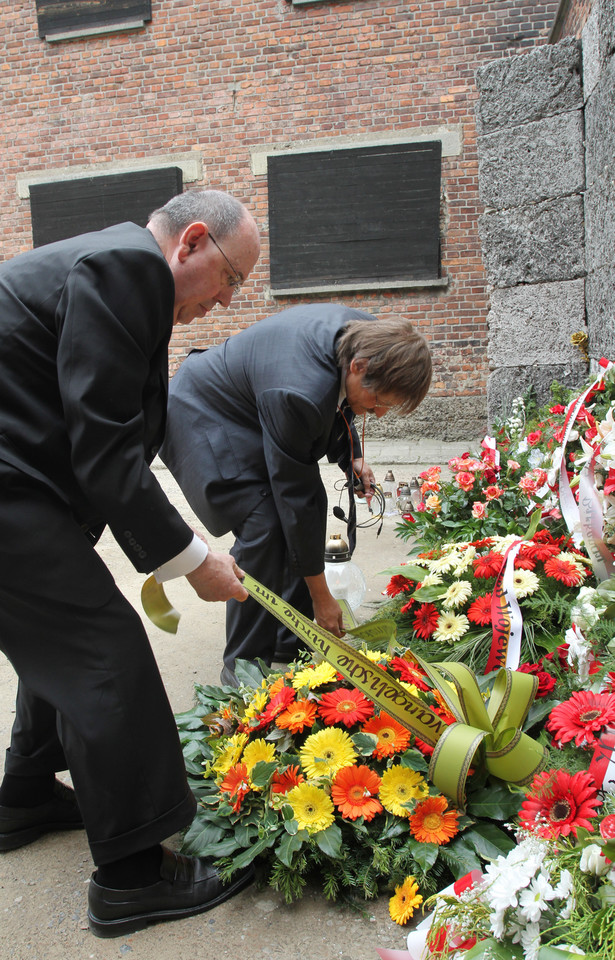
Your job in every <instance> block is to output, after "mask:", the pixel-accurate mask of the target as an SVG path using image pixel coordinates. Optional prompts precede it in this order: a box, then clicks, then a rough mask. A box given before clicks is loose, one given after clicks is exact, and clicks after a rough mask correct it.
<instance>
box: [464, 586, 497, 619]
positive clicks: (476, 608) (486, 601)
mask: <svg viewBox="0 0 615 960" xmlns="http://www.w3.org/2000/svg"><path fill="white" fill-rule="evenodd" d="M466 616H467V618H468V620H470V621H471V622H472V623H478V624H479V626H481V627H486V626H487V625H488V624H490V623H491V594H490V593H486V594H485V595H484V596H482V597H477V598H476V600H475V601H474V603H471V604H470V606H469V607H468V611H467V614H466Z"/></svg>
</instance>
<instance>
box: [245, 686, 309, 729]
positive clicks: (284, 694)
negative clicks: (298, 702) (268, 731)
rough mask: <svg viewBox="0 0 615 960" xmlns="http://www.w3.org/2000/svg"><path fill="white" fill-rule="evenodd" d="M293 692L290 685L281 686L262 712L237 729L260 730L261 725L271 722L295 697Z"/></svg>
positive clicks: (264, 725)
mask: <svg viewBox="0 0 615 960" xmlns="http://www.w3.org/2000/svg"><path fill="white" fill-rule="evenodd" d="M295 693H296V691H295V690H293V688H292V687H282V688H281V689H280V690H279V691H278V692H277V693H276V694H275V696H273V697H272V698H271V700H270V701H269V703H268V704H267V706H266V707H265V709H264V710H263V712H262V713H259V714H257V715H256V717H254V718H253V719H252V720H250V722H249V723H248V724H243V725H242V726H241V727H240V728H239V729H240V730H245V731H246V732H249V733H256V732H257V731H258V730H262V729H263V727H266V726H267V724H269V723H271V721H272V720H275V718H276V717H277V716H278V715H279V714H280V713H282V712H283V711H284V710H286V708H287V707H288V705H289V704H290V703H292V701H293V700H294V699H295Z"/></svg>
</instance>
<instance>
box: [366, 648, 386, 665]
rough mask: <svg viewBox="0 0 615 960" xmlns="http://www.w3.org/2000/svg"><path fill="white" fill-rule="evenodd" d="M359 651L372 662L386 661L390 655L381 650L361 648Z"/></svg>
mask: <svg viewBox="0 0 615 960" xmlns="http://www.w3.org/2000/svg"><path fill="white" fill-rule="evenodd" d="M361 652H362V654H363V656H364V657H367V659H368V660H371V662H372V663H388V661H389V660H390V659H391V657H390V655H389V654H388V653H384V652H383V651H382V650H362V651H361Z"/></svg>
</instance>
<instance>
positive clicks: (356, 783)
mask: <svg viewBox="0 0 615 960" xmlns="http://www.w3.org/2000/svg"><path fill="white" fill-rule="evenodd" d="M379 789H380V777H379V776H378V774H377V773H376V772H375V771H374V770H370V768H369V767H366V766H361V767H342V769H341V770H338V772H337V773H336V775H335V780H334V781H333V783H332V784H331V799H332V800H333V803H334V804H335V806H336V807H337V808H338V810H339V811H340V813H341V814H342V816H343V817H346V819H348V820H357V819H358V818H359V817H363V819H364V820H373V819H374V817H375V816H376V814H377V813H380V811H381V810H382V804H381V803H380V801H379V800H377V799H376V798H375V794H377V793H378V790H379Z"/></svg>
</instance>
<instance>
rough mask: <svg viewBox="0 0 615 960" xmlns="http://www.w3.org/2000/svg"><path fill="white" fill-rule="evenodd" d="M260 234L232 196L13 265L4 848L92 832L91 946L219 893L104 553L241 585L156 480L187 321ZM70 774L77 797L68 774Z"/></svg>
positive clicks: (4, 479)
mask: <svg viewBox="0 0 615 960" xmlns="http://www.w3.org/2000/svg"><path fill="white" fill-rule="evenodd" d="M258 252H259V238H258V230H257V228H256V224H255V222H254V220H253V218H252V217H251V215H250V214H249V213H248V211H247V210H246V208H245V207H244V206H243V205H242V204H240V203H239V202H238V201H237V200H235V199H234V198H232V197H230V196H228V195H226V194H224V193H221V192H218V191H189V192H188V193H185V194H182V195H180V196H178V197H175V198H173V199H172V200H171V201H169V203H168V204H166V205H165V207H163V208H161V209H160V210H157V211H155V213H154V214H152V217H151V219H150V222H149V223H148V225H147V228H141V227H138V226H136V225H135V224H133V223H124V224H121V225H119V226H116V227H111V228H109V229H107V230H102V231H100V232H97V233H91V234H85V235H83V236H80V237H75V238H73V239H69V240H65V241H61V242H59V243H54V244H50V245H49V246H46V247H41V248H39V249H37V250H33V251H31V252H29V253H26V254H23V255H22V256H19V257H16V258H15V259H14V260H12V261H10V262H8V263H5V264H3V265H2V266H1V267H0V342H1V343H2V350H1V351H0V411H1V419H0V485H1V490H2V496H1V497H0V621H1V623H2V628H1V630H0V649H1V650H2V651H3V652H4V653H5V654H6V656H7V657H8V659H9V660H10V661H11V663H12V664H13V666H14V667H15V670H16V672H17V674H18V676H19V689H18V696H17V708H16V719H15V724H14V728H13V732H12V738H11V744H10V747H9V749H8V750H7V754H6V762H5V776H4V779H3V781H2V784H1V785H0V851H6V850H11V849H15V848H16V847H19V846H22V845H23V844H25V843H29V842H31V841H32V840H34V839H36V837H38V836H40V835H41V834H42V833H45V832H48V831H50V830H55V829H68V828H73V827H77V826H85V829H86V831H87V836H88V841H89V844H90V848H91V851H92V856H93V859H94V862H95V863H96V865H97V867H98V869H97V871H96V873H95V874H94V875H93V878H92V880H91V881H90V891H89V903H90V906H89V917H90V924H91V926H92V929H93V930H94V932H95V933H97V934H98V935H100V936H118V935H124V934H127V933H130V932H131V931H132V930H134V929H138V928H139V927H142V926H145V925H146V924H147V923H148V922H151V921H154V920H157V919H161V918H168V917H169V916H173V917H181V916H187V915H190V914H192V913H195V912H200V911H201V910H203V909H207V908H208V907H209V906H213V905H214V904H215V903H218V902H220V901H221V900H223V899H225V898H226V897H227V896H229V895H231V894H232V893H233V892H235V890H236V889H239V888H240V887H241V884H242V883H244V884H245V882H246V878H245V877H243V878H242V877H240V878H239V880H238V882H237V883H236V884H235V885H231V886H229V887H224V886H223V885H222V883H221V882H220V879H219V877H218V875H217V874H216V872H215V871H214V870H213V869H212V868H211V867H210V866H209V865H208V864H207V863H206V862H205V861H202V860H200V859H198V858H188V857H178V856H177V855H176V854H174V853H172V852H170V851H169V850H166V849H164V848H163V847H161V845H160V844H161V841H162V840H163V839H164V838H165V837H169V836H171V835H172V834H173V833H175V832H176V831H177V830H180V829H181V828H183V827H185V826H186V825H187V824H189V823H190V821H191V820H192V817H193V815H194V811H195V801H194V798H193V796H192V794H191V792H190V790H189V788H188V785H187V780H186V775H185V769H184V763H183V758H182V753H181V749H180V744H179V739H178V735H177V730H176V726H175V723H174V718H173V714H172V711H171V708H170V705H169V702H168V699H167V697H166V694H165V691H164V688H163V685H162V681H161V678H160V675H159V672H158V668H157V665H156V663H155V660H154V656H153V653H152V650H151V647H150V645H149V642H148V639H147V635H146V633H145V630H144V629H143V626H142V623H141V619H140V617H139V616H138V614H137V613H136V612H135V611H134V610H133V609H132V607H130V605H129V604H128V603H127V601H126V600H125V599H124V597H123V596H122V594H121V593H120V591H119V590H118V588H117V587H116V585H115V583H114V580H113V577H112V575H111V573H110V572H109V570H108V569H107V568H106V567H105V565H104V564H103V562H102V560H101V559H100V557H99V555H98V553H97V552H96V551H95V549H94V544H95V542H96V540H97V538H98V536H99V535H100V532H101V531H102V529H103V527H104V525H105V524H108V525H109V527H110V529H111V531H112V533H113V535H114V536H115V538H116V539H117V541H118V543H119V544H120V546H121V547H122V549H123V550H124V551H125V553H126V554H127V556H128V557H129V559H130V560H131V561H132V563H133V564H134V566H135V567H136V569H137V570H139V571H141V572H144V573H149V572H151V571H155V573H156V577H157V579H158V580H160V581H162V580H165V579H168V578H169V577H173V576H182V575H186V576H187V578H188V580H189V581H190V583H191V584H192V586H193V587H194V589H195V590H196V592H197V594H198V595H199V596H200V597H201V598H202V599H204V600H227V599H228V598H230V597H234V598H235V600H236V601H241V600H243V599H244V598H245V596H246V595H247V594H246V591H245V590H244V588H243V586H242V585H241V582H240V580H239V579H238V577H237V574H238V573H239V574H240V573H241V571H240V570H239V569H238V567H237V565H236V564H235V562H234V560H233V558H232V557H230V556H225V555H222V554H216V553H213V552H209V551H208V547H207V545H206V543H205V542H204V541H203V540H202V539H201V538H200V537H198V536H197V535H196V534H195V533H194V531H193V530H192V529H191V528H190V527H189V526H188V525H187V524H186V523H185V522H184V521H183V520H182V518H181V517H180V515H179V514H178V513H177V511H176V510H175V508H174V507H173V506H172V505H171V504H170V503H169V501H168V499H167V498H166V496H165V494H164V493H163V491H162V489H161V488H160V486H159V485H158V482H157V480H156V479H155V477H154V474H153V473H152V472H151V470H150V469H149V464H150V463H151V461H152V459H153V457H154V456H155V454H156V452H157V450H158V447H159V445H160V443H161V441H162V438H163V435H164V427H165V416H166V401H167V376H168V375H167V351H168V343H169V338H170V336H171V332H172V328H173V324H175V323H190V322H191V321H192V320H193V319H194V318H196V317H200V316H203V315H204V314H205V313H207V312H208V311H209V310H211V309H213V307H214V306H216V304H221V305H222V306H228V304H229V303H230V301H231V297H232V295H233V291H234V289H235V287H236V286H237V285H238V284H239V283H240V282H241V281H243V279H245V278H246V277H247V276H248V274H249V273H250V271H251V270H252V267H253V266H254V263H255V261H256V259H257V257H258ZM65 769H69V770H70V772H71V775H72V780H73V784H74V788H75V792H74V793H73V791H71V790H69V788H67V787H65V786H64V785H63V784H61V783H60V782H59V781H56V779H55V772H56V771H58V770H65Z"/></svg>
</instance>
